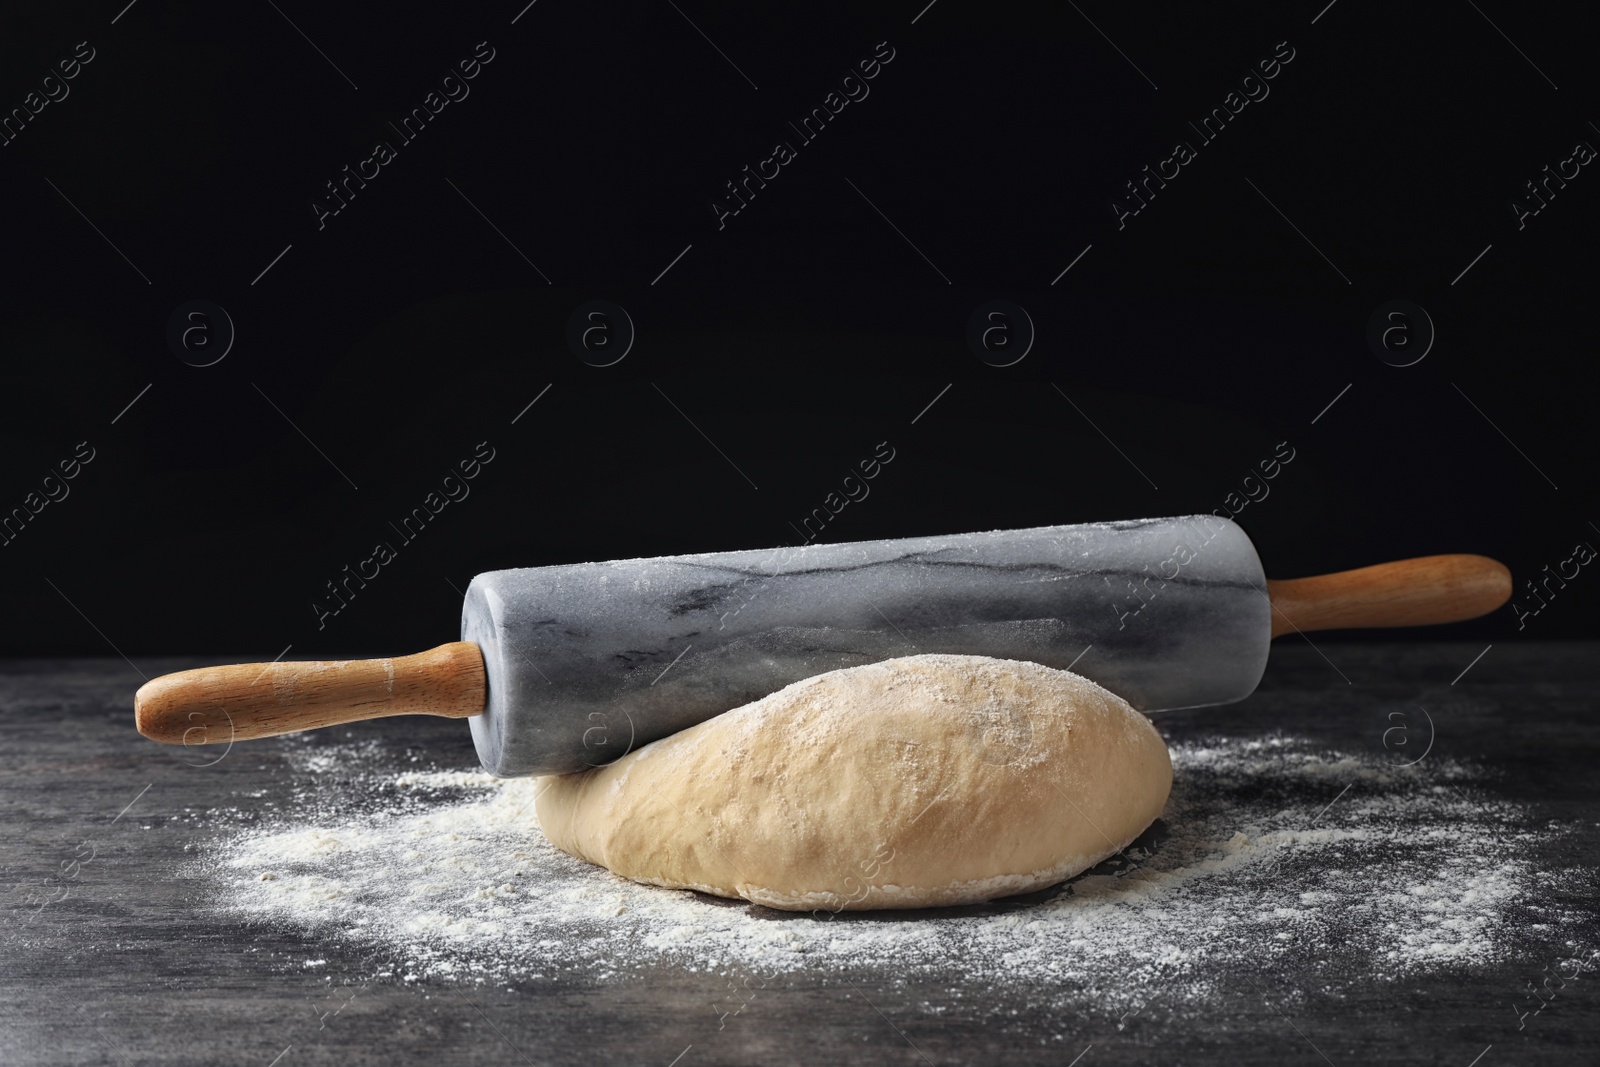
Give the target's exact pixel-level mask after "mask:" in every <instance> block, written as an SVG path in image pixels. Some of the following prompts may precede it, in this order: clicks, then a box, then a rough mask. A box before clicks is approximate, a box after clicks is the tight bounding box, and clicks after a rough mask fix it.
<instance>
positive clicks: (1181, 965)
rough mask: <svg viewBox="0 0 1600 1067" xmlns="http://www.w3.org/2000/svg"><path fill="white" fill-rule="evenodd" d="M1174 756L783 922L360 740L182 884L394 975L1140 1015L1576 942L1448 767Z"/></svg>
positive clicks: (1249, 751)
mask: <svg viewBox="0 0 1600 1067" xmlns="http://www.w3.org/2000/svg"><path fill="white" fill-rule="evenodd" d="M1171 757H1172V765H1173V779H1174V781H1173V789H1172V794H1171V798H1170V800H1169V802H1168V804H1167V808H1166V811H1165V812H1164V813H1163V815H1162V817H1161V820H1160V821H1158V822H1157V823H1156V824H1155V826H1153V827H1152V828H1151V829H1150V830H1149V831H1147V832H1146V833H1145V834H1144V835H1142V836H1141V837H1140V838H1139V839H1137V840H1136V841H1135V842H1134V843H1133V845H1132V846H1130V847H1129V848H1128V849H1127V850H1126V851H1125V852H1124V853H1123V854H1122V855H1120V856H1117V857H1113V858H1112V859H1111V860H1108V861H1107V862H1105V863H1103V864H1101V865H1099V866H1097V867H1095V868H1093V869H1091V870H1090V871H1088V872H1086V873H1084V874H1083V875H1080V876H1079V877H1077V878H1075V879H1073V880H1071V881H1069V882H1067V883H1065V884H1064V885H1060V886H1056V887H1052V888H1050V889H1046V890H1043V891H1041V892H1038V893H1035V894H1032V895H1030V896H1028V897H1025V898H1010V899H1008V900H1003V901H997V902H991V903H989V904H983V905H975V906H971V907H964V908H942V909H937V910H933V911H901V912H892V913H887V912H877V913H874V912H856V913H850V912H842V911H841V912H837V913H834V912H826V911H822V912H814V913H789V912H778V911H772V910H769V909H766V908H762V907H759V906H756V905H749V904H743V903H737V902H730V901H725V900H720V899H716V898H712V897H708V896H702V895H699V894H696V893H694V892H690V891H686V890H668V889H661V888H657V887H653V886H647V885H640V884H636V883H634V882H630V881H627V880H625V879H622V878H619V877H617V876H615V875H613V874H611V873H609V872H607V871H605V870H602V869H600V868H597V867H594V866H592V865H590V864H587V863H584V862H582V861H579V860H576V859H573V858H572V857H571V856H568V855H566V854H564V853H562V852H560V851H558V850H557V849H555V848H554V847H552V846H551V845H550V844H549V843H548V842H547V841H546V840H545V838H544V836H543V834H542V833H541V832H540V831H539V829H538V827H537V823H536V821H535V819H534V803H535V799H536V792H537V789H538V788H539V787H538V784H537V783H536V781H535V780H533V779H510V780H501V779H497V778H493V777H491V776H489V775H486V774H474V773H464V772H459V771H437V772H429V771H408V772H404V773H397V772H396V771H394V770H393V765H392V763H389V762H386V760H385V759H384V757H383V755H382V753H381V752H380V751H379V750H378V749H377V748H376V747H375V746H360V747H357V746H331V747H326V748H323V749H322V750H320V751H319V752H318V753H317V754H316V755H315V756H314V757H310V758H314V759H315V760H316V761H318V762H319V764H324V765H328V766H324V767H323V769H324V770H330V769H333V768H337V774H336V775H318V778H319V779H321V781H322V782H323V783H324V785H325V786H326V783H328V782H329V781H330V779H335V781H334V784H332V785H331V786H326V788H323V790H322V791H321V792H320V793H316V794H308V795H307V797H306V802H307V804H308V805H309V807H308V808H297V809H296V812H295V813H294V814H293V815H292V816H285V817H280V818H278V819H277V820H276V821H274V822H271V823H270V824H267V825H256V826H254V827H252V828H248V829H245V828H242V826H241V828H240V829H239V830H237V831H236V832H234V833H232V834H231V835H226V836H223V837H221V838H219V839H216V840H214V841H213V842H212V843H211V844H210V845H208V846H207V847H206V852H205V854H204V856H203V858H201V859H199V860H198V861H196V862H194V863H193V864H192V865H191V867H190V869H189V870H188V872H187V873H188V875H189V876H190V877H192V878H194V879H196V880H197V881H198V882H199V883H200V884H199V885H197V886H196V892H195V895H196V897H197V898H206V899H212V900H214V901H215V905H214V906H215V907H216V908H217V909H218V910H219V911H220V913H221V914H222V916H223V917H224V918H227V919H231V920H235V921H237V920H244V921H246V922H255V923H260V924H262V925H263V926H271V927H288V928H290V929H293V930H298V931H301V932H304V933H306V934H308V935H314V936H316V937H318V938H320V939H322V940H324V941H325V942H342V943H344V944H345V945H346V946H348V947H349V948H350V949H351V950H352V956H354V957H357V958H360V959H362V960H366V961H369V962H368V963H367V964H364V966H367V967H369V968H370V972H371V974H370V976H371V977H373V978H376V979H382V980H394V981H426V982H441V983H453V982H462V981H465V982H473V983H480V982H481V983H496V984H506V983H513V982H519V981H531V980H544V981H551V980H553V981H563V980H568V979H580V978H587V979H595V980H610V981H616V980H626V979H627V978H628V977H630V976H638V977H643V976H645V975H646V974H650V973H659V972H660V970H661V969H662V968H663V967H665V968H681V969H682V970H685V971H691V972H702V973H703V972H713V973H724V972H729V971H733V970H739V969H742V970H744V971H747V972H750V973H752V974H758V975H764V976H768V977H769V978H771V977H776V976H780V975H793V976H795V977H796V978H800V977H803V976H805V975H813V976H822V977H828V976H837V975H840V974H844V975H867V974H873V973H882V974H884V975H888V976H892V977H897V978H898V977H914V976H916V975H918V974H922V975H926V976H930V977H937V976H939V975H946V976H948V975H951V974H955V975H960V976H962V980H963V981H974V982H981V983H985V984H988V985H1002V984H1016V985H1018V986H1021V985H1028V986H1030V987H1033V988H1034V989H1035V991H1038V990H1048V991H1050V993H1049V994H1048V995H1052V996H1054V997H1056V998H1058V999H1059V1000H1060V1001H1061V1002H1063V1003H1072V1002H1089V1001H1093V1002H1094V1003H1096V1004H1099V1005H1102V1006H1107V1005H1109V1006H1112V1007H1116V1006H1118V1005H1120V1006H1122V1007H1124V1008H1130V1009H1136V1007H1137V1006H1138V1005H1141V1004H1143V1003H1146V1002H1148V1001H1149V1000H1151V999H1152V998H1156V997H1159V998H1160V999H1161V1000H1162V1001H1163V1002H1165V1003H1168V1004H1174V1003H1181V1002H1188V1003H1191V1004H1197V1003H1202V1002H1204V1001H1205V1000H1206V998H1207V997H1209V996H1212V995H1214V994H1216V993H1217V992H1219V991H1221V990H1223V989H1225V988H1226V987H1227V986H1228V985H1229V984H1230V982H1234V983H1235V984H1236V982H1237V979H1238V977H1239V976H1241V975H1243V976H1248V975H1251V974H1255V975H1260V974H1262V973H1263V972H1264V970H1269V969H1270V968H1271V966H1272V963H1273V961H1274V960H1276V959H1279V958H1289V957H1297V958H1304V957H1307V956H1310V957H1313V958H1316V959H1318V960H1319V962H1320V969H1321V973H1322V974H1323V975H1324V976H1326V980H1327V982H1328V984H1329V986H1330V987H1331V988H1337V987H1338V986H1339V985H1340V984H1341V982H1348V983H1352V984H1353V983H1358V982H1359V983H1370V982H1372V981H1373V980H1379V981H1384V980H1398V979H1404V978H1411V977H1417V976H1421V975H1424V974H1440V973H1447V972H1453V971H1459V970H1461V969H1475V968H1481V967H1484V966H1485V965H1488V964H1492V963H1494V962H1496V961H1503V960H1506V959H1509V958H1512V957H1513V956H1514V955H1515V954H1516V953H1515V949H1516V947H1517V945H1518V943H1519V939H1520V938H1522V937H1524V936H1534V937H1536V938H1537V939H1538V940H1539V941H1540V942H1541V943H1544V944H1548V943H1550V942H1551V941H1552V940H1554V941H1557V942H1561V941H1569V942H1570V943H1571V944H1574V945H1576V944H1577V940H1575V939H1578V938H1580V937H1581V936H1582V935H1581V934H1580V933H1578V932H1576V926H1575V923H1576V921H1577V920H1576V917H1575V916H1570V915H1567V914H1566V913H1564V912H1563V911H1562V910H1561V909H1560V907H1559V906H1558V905H1556V904H1554V903H1552V902H1550V900H1549V899H1548V894H1545V893H1543V892H1542V889H1543V887H1546V886H1548V885H1550V884H1553V883H1555V882H1556V881H1557V880H1559V879H1561V878H1563V877H1568V876H1570V875H1571V873H1572V872H1564V871H1560V870H1555V869H1552V868H1550V867H1549V865H1548V862H1547V861H1544V860H1542V859H1541V857H1542V856H1544V855H1547V854H1548V853H1549V852H1550V849H1549V845H1550V844H1551V842H1553V841H1555V840H1557V839H1559V838H1560V836H1561V835H1562V834H1564V833H1567V832H1570V831H1569V830H1565V829H1563V828H1562V827H1560V826H1557V825H1555V824H1548V823H1536V822H1535V821H1534V820H1532V819H1531V818H1530V813H1529V812H1527V811H1526V810H1524V809H1523V808H1522V807H1520V806H1519V805H1514V804H1511V803H1508V802H1505V801H1502V800H1498V799H1495V798H1493V797H1492V796H1491V795H1490V794H1489V792H1488V791H1487V789H1486V788H1485V782H1484V781H1483V779H1482V775H1481V772H1479V771H1477V770H1475V769H1474V768H1472V767H1470V766H1468V765H1464V764H1460V763H1452V762H1448V761H1445V760H1441V759H1438V758H1430V759H1428V760H1426V761H1424V762H1422V763H1419V764H1417V765H1415V766H1409V767H1402V766H1398V765H1396V764H1394V763H1392V762H1386V761H1385V759H1383V758H1382V757H1378V756H1374V755H1370V754H1353V753H1347V752H1338V751H1328V750H1325V749H1320V748H1317V747H1315V746H1314V745H1312V744H1311V743H1310V742H1308V741H1305V740H1303V739H1300V738H1296V737H1293V736H1284V735H1275V736H1269V737H1264V738H1252V739H1240V738H1218V739H1213V740H1210V741H1205V740H1200V741H1196V740H1189V741H1185V742H1181V743H1176V744H1173V745H1172V746H1171ZM1346 787H1348V788H1346ZM352 811H358V812H360V814H356V815H352V814H351V812H352ZM242 822H243V817H242V816H241V824H242ZM1535 825H1538V826H1540V827H1541V828H1540V829H1538V830H1530V829H1515V827H1531V826H1535ZM1585 877H1587V875H1585ZM1529 931H1532V934H1531V935H1529V933H1528V932H1529Z"/></svg>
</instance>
